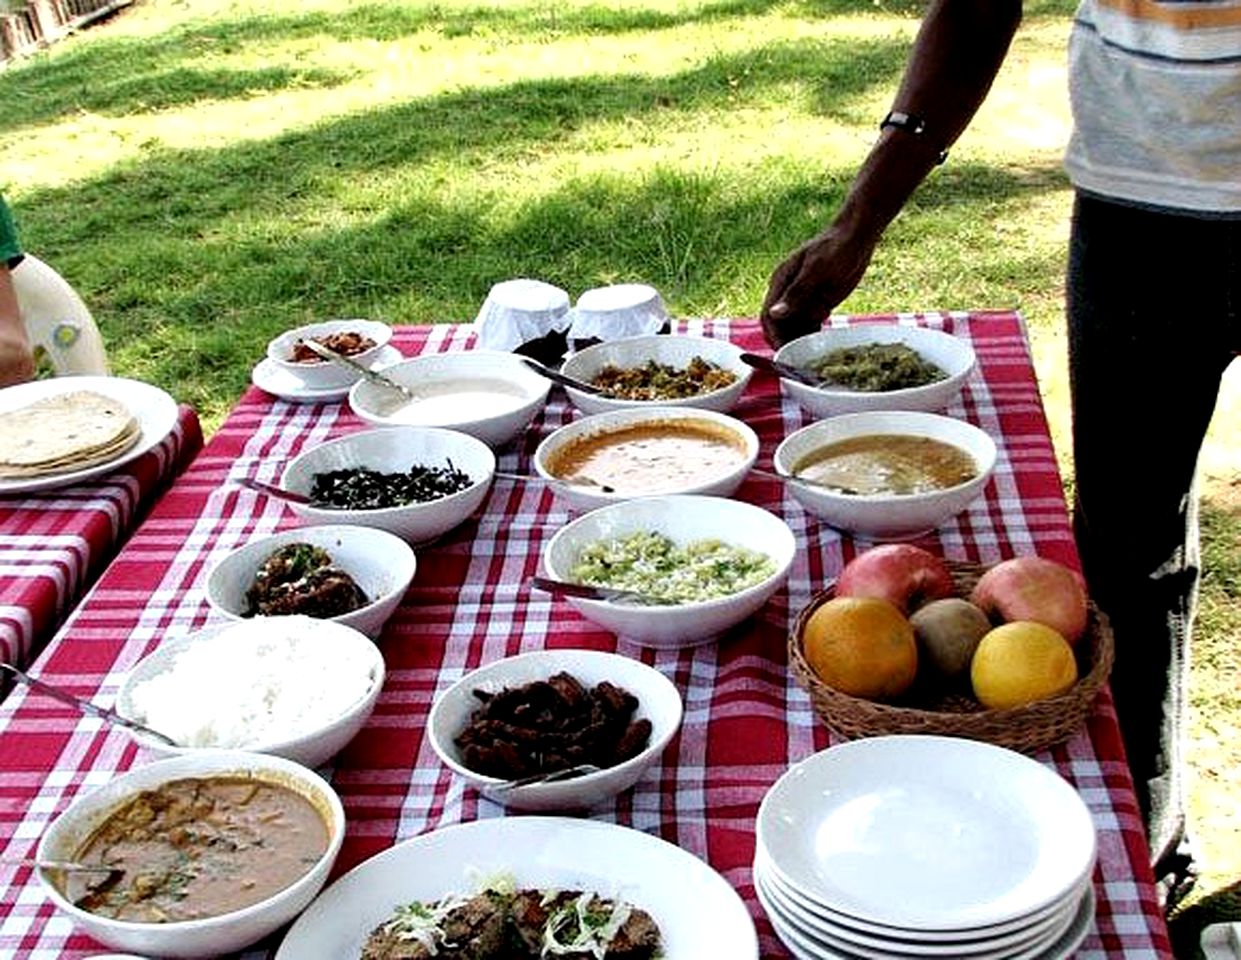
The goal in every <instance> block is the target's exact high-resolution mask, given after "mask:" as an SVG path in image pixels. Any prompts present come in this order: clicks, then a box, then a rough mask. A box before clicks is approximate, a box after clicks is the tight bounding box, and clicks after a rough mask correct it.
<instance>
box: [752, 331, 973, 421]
mask: <svg viewBox="0 0 1241 960" xmlns="http://www.w3.org/2000/svg"><path fill="white" fill-rule="evenodd" d="M868 343H903V344H905V345H906V346H907V347H909V348H910V349H911V350H913V351H915V352H917V353H918V354H919V355H920V356H922V358H923V359H924V360H928V361H930V362H931V363H933V364H935V365H936V366H937V367H939V368H940V369H941V370H943V371H944V373H946V374H947V377H946V378H945V379H943V380H937V381H936V382H935V383H928V384H927V385H926V386H923V387H909V388H907V389H904V390H885V391H881V392H874V393H867V392H864V391H860V390H845V389H833V388H831V387H811V386H807V385H805V384H802V383H795V382H793V381H791V380H786V379H784V378H781V380H780V389H781V390H782V391H783V393H784V395H785V396H787V397H792V398H793V399H794V400H796V401H797V402H798V403H799V404H801V406H802V408H803V409H804V410H805V411H806V412H807V413H810V414H811V415H813V416H815V417H830V416H835V415H836V414H840V413H856V412H860V411H864V410H923V411H928V410H942V409H943V408H944V407H946V406H948V404H950V403H952V401H953V400H955V399H956V398H957V396H958V394H960V392H961V388H962V387H963V386H964V385H965V381H966V380H967V379H968V378H969V375H970V374H971V373H972V372H973V370H974V348H973V347H971V346H970V344H969V342H968V341H966V340H963V339H962V338H961V337H954V336H953V335H952V334H950V333H944V332H943V331H941V330H932V329H930V328H928V327H910V326H904V325H901V324H878V323H876V324H859V325H856V326H852V327H826V328H824V329H823V330H820V331H818V332H817V333H811V334H808V335H807V336H804V337H798V338H797V339H796V340H793V341H791V342H789V343H786V344H785V345H784V346H783V347H781V348H780V349H779V350H777V351H776V354H775V359H776V360H779V361H780V362H781V363H787V364H790V365H791V366H794V367H803V368H805V367H809V366H810V364H811V363H813V362H814V361H817V360H821V359H822V358H823V357H824V356H826V355H827V354H829V353H831V352H832V351H833V350H840V349H843V348H846V347H858V346H862V345H864V344H868Z"/></svg>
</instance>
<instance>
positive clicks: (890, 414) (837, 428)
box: [772, 410, 996, 540]
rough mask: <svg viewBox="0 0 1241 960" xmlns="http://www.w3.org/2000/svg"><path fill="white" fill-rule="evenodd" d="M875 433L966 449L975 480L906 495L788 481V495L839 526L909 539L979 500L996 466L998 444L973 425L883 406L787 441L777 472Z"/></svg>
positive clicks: (866, 533) (781, 448)
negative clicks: (821, 450)
mask: <svg viewBox="0 0 1241 960" xmlns="http://www.w3.org/2000/svg"><path fill="white" fill-rule="evenodd" d="M872 434H903V435H906V436H919V437H930V438H931V439H933V440H940V441H943V442H944V443H949V444H951V445H952V446H954V447H957V448H959V449H961V450H964V451H965V452H966V453H968V454H969V455H970V456H971V457H973V459H974V463H975V464H976V465H977V467H978V475H977V476H975V477H974V478H973V479H972V480H968V481H966V482H965V483H962V484H958V485H957V486H955V487H949V488H948V489H947V490H936V491H934V492H933V493H916V494H910V495H908V496H850V495H848V494H844V493H837V492H835V491H833V490H829V489H826V488H824V487H813V486H810V485H808V484H801V483H788V484H786V486H787V488H788V491H789V493H790V494H791V495H792V496H793V499H795V500H796V501H797V502H798V503H800V504H801V505H802V506H803V507H805V508H806V509H807V510H809V511H810V512H811V513H812V514H814V515H815V516H816V517H818V518H820V519H821V520H824V521H826V522H827V523H828V524H829V525H830V526H833V527H835V528H836V529H837V530H844V531H846V532H848V533H852V534H857V535H859V536H863V537H868V538H870V539H872V540H907V539H911V538H913V537H916V536H918V535H919V534H923V533H926V532H927V531H928V530H933V529H935V528H936V527H938V526H939V525H940V524H942V523H945V522H947V521H948V520H950V519H952V518H953V517H954V516H956V515H957V514H958V513H960V512H961V511H962V510H964V509H965V508H966V507H968V506H969V505H970V503H971V502H973V501H974V500H975V499H977V498H978V497H979V496H980V495H981V494H982V492H983V488H984V487H986V485H987V481H988V480H989V479H990V478H991V474H992V472H993V471H994V470H995V459H996V449H995V442H994V441H993V440H992V439H991V438H990V437H989V436H988V435H987V434H986V432H985V431H983V430H980V429H979V428H978V427H976V426H974V425H973V424H970V423H966V422H965V421H964V420H957V419H955V418H954V417H945V416H941V415H939V414H936V413H918V412H911V411H889V410H879V411H875V412H873V413H850V414H844V415H842V416H839V417H832V418H830V419H828V420H820V421H818V422H817V423H812V424H810V425H809V426H807V427H803V428H802V429H800V430H797V431H795V432H793V433H791V434H789V436H788V437H786V438H785V439H784V442H783V443H781V444H780V446H778V447H777V448H776V452H775V456H774V457H773V458H772V462H773V465H774V466H775V469H776V471H777V472H778V473H785V474H792V473H793V468H794V466H795V465H796V464H797V463H798V462H799V461H801V459H802V458H803V457H805V456H806V455H807V454H809V453H811V452H812V451H814V450H817V449H819V448H820V447H823V446H826V445H827V444H829V443H835V442H837V441H840V440H845V439H847V438H849V437H860V436H868V435H872Z"/></svg>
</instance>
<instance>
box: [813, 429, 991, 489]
mask: <svg viewBox="0 0 1241 960" xmlns="http://www.w3.org/2000/svg"><path fill="white" fill-rule="evenodd" d="M793 475H794V476H797V477H805V478H806V479H807V480H813V481H814V482H816V483H821V484H825V485H827V486H830V487H834V488H836V489H837V490H839V491H841V492H842V493H847V494H848V493H853V494H858V495H860V496H875V495H883V494H888V495H902V496H907V495H909V494H914V493H930V492H932V491H935V490H947V489H948V488H949V487H955V486H958V485H959V484H962V483H965V482H966V481H969V480H972V479H974V477H976V476H978V465H977V464H976V463H975V462H974V459H973V457H971V456H970V455H969V454H968V453H966V452H965V451H964V450H961V449H960V448H958V447H954V446H953V445H952V444H950V443H944V442H943V441H941V440H932V439H931V438H930V437H914V436H904V435H901V434H874V435H869V436H863V437H850V438H849V439H847V440H839V441H837V442H836V443H830V444H828V445H827V446H824V447H819V448H818V449H817V450H813V451H811V452H810V453H808V454H807V455H806V456H804V457H802V458H801V459H800V460H798V461H797V462H796V463H795V464H793Z"/></svg>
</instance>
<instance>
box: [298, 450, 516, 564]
mask: <svg viewBox="0 0 1241 960" xmlns="http://www.w3.org/2000/svg"><path fill="white" fill-rule="evenodd" d="M449 462H451V463H452V465H453V466H454V467H456V468H457V469H458V470H462V471H464V472H465V473H466V474H467V475H468V476H469V477H470V479H471V480H473V481H474V482H473V483H472V484H471V485H470V486H468V487H466V488H465V489H464V490H458V491H457V492H456V493H452V494H449V495H448V496H446V497H440V498H439V499H438V500H431V501H428V502H427V503H408V504H405V505H404V506H399V507H384V508H382V509H378V510H334V509H330V508H327V507H314V506H311V505H309V504H304V503H292V502H290V503H289V508H290V509H291V510H292V511H293V512H294V513H295V514H297V516H298V517H300V518H301V519H302V520H303V521H304V522H306V523H309V524H324V523H328V524H339V523H347V524H358V525H359V526H363V527H377V528H378V529H380V530H387V531H388V532H389V533H395V534H396V535H397V536H398V537H400V538H402V539H403V540H407V541H409V542H410V543H413V544H418V543H427V542H428V541H431V540H434V539H435V538H436V537H438V536H440V535H441V534H443V533H447V532H448V531H449V530H451V529H452V528H453V527H455V526H457V525H458V524H460V523H462V522H464V521H465V520H466V519H467V518H468V517H469V516H470V514H472V513H473V512H474V511H475V510H477V509H478V507H479V506H480V505H481V504H482V502H483V501H484V500H485V499H486V498H487V491H488V490H490V489H491V481H492V480H493V479H494V477H495V471H496V457H495V454H494V453H492V452H491V448H490V447H489V446H487V444H485V443H483V442H482V441H481V440H479V439H477V438H476V437H471V436H470V435H469V434H466V433H460V432H458V431H456V430H443V429H440V428H438V427H384V428H382V429H376V430H364V431H362V432H361V433H351V434H349V435H348V436H345V437H339V438H337V439H336V440H329V441H328V442H327V443H323V444H319V445H318V446H311V447H307V448H306V449H304V450H303V451H302V453H301V454H299V455H298V456H297V457H296V458H294V460H293V461H292V462H291V463H290V464H289V465H288V466H287V467H285V469H284V473H283V474H282V475H281V477H280V485H281V486H282V487H284V488H285V489H286V490H292V491H294V492H295V493H304V494H309V493H310V491H311V489H312V488H313V486H314V479H315V474H318V473H328V472H329V471H333V470H351V469H356V468H359V467H365V468H367V469H369V470H376V471H378V472H380V473H408V472H409V471H410V470H411V469H413V468H414V467H415V466H422V467H445V466H447V465H448V463H449Z"/></svg>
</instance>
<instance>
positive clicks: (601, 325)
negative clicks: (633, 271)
mask: <svg viewBox="0 0 1241 960" xmlns="http://www.w3.org/2000/svg"><path fill="white" fill-rule="evenodd" d="M572 316H573V322H572V323H571V324H570V325H569V332H568V339H569V341H570V342H571V343H580V342H582V341H586V342H590V341H593V340H618V339H621V338H622V337H639V336H645V335H647V334H654V333H659V331H660V330H662V329H663V328H664V326H665V325H666V324H667V323H668V310H667V308H666V307H665V306H664V299H663V297H661V296H660V295H659V291H658V290H656V289H655V288H654V287H652V286H651V285H650V284H648V283H614V284H611V285H610V286H606V287H594V288H593V289H590V290H584V291H582V294H581V296H579V297H578V298H577V303H576V304H574V306H573V310H572Z"/></svg>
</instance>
